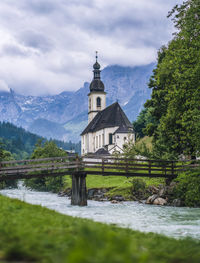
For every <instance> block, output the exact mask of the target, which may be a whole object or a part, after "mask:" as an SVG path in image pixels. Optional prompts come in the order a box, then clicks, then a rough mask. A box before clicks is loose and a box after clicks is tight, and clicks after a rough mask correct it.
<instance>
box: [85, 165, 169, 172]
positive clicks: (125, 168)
mask: <svg viewBox="0 0 200 263" xmlns="http://www.w3.org/2000/svg"><path fill="white" fill-rule="evenodd" d="M85 168H91V169H92V168H93V169H102V167H101V166H85ZM106 169H109V170H110V169H115V170H126V171H127V170H139V171H148V173H149V167H148V166H147V168H137V167H130V166H126V165H125V166H123V167H118V166H107V165H105V166H104V170H106ZM151 171H158V172H164V171H165V169H155V168H151ZM166 171H167V172H171V169H168V170H166ZM94 172H95V170H94ZM148 173H147V174H148Z"/></svg>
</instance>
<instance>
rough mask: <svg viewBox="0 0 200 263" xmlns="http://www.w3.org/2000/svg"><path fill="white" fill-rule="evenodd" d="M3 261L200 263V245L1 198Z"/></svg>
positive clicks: (0, 253) (191, 241) (49, 262)
mask: <svg viewBox="0 0 200 263" xmlns="http://www.w3.org/2000/svg"><path fill="white" fill-rule="evenodd" d="M0 207H1V215H2V216H1V217H0V261H2V262H11V261H12V262H48V263H51V262H60V263H62V262H63V263H64V262H69V263H79V262H81V263H83V262H85V263H86V262H87V263H100V262H101V263H102V262H116V263H122V262H123V263H124V262H126V263H132V262H136V263H137V262H138V263H145V262H148V263H156V262H168V263H170V262H171V263H172V262H173V263H174V262H193V263H195V262H199V260H200V250H199V245H200V243H199V241H195V240H190V239H189V240H187V239H185V240H176V239H173V238H168V237H165V236H161V235H158V234H154V233H148V234H147V233H140V232H138V231H132V230H130V229H123V228H121V229H120V228H117V227H116V226H114V225H106V224H101V223H96V222H93V221H90V220H86V219H80V218H74V217H70V216H66V215H62V214H58V213H56V212H54V211H51V210H48V209H46V208H44V207H40V206H33V205H29V204H25V203H23V202H20V201H18V200H11V199H8V198H6V197H3V196H0Z"/></svg>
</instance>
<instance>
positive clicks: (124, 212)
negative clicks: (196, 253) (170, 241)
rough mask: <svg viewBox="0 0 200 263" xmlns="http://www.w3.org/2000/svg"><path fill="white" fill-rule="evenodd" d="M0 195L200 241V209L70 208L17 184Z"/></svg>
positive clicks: (103, 204)
mask: <svg viewBox="0 0 200 263" xmlns="http://www.w3.org/2000/svg"><path fill="white" fill-rule="evenodd" d="M0 193H1V194H2V195H5V196H8V197H11V198H17V199H20V200H23V201H25V202H27V203H31V204H38V205H42V206H45V207H47V208H49V209H52V210H55V211H58V212H59V213H62V214H67V215H71V216H76V217H83V218H90V219H93V220H95V221H99V222H104V223H109V224H117V225H119V226H121V227H127V228H131V229H134V230H139V231H143V232H156V233H160V234H164V235H167V236H172V237H175V238H184V237H192V238H195V239H200V208H187V207H182V208H177V207H167V206H165V207H164V206H151V205H144V204H140V203H138V202H123V203H120V204H112V203H110V202H96V201H88V206H87V207H78V206H71V205H70V199H68V198H66V197H59V196H57V195H56V194H53V193H46V192H36V191H31V190H28V189H26V188H25V187H23V186H22V184H19V188H18V189H6V190H1V191H0Z"/></svg>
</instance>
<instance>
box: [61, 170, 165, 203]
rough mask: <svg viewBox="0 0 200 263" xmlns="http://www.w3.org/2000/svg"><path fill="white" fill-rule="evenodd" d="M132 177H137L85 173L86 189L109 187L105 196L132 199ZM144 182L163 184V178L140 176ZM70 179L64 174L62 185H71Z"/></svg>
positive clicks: (66, 186)
mask: <svg viewBox="0 0 200 263" xmlns="http://www.w3.org/2000/svg"><path fill="white" fill-rule="evenodd" d="M133 178H139V177H130V178H127V177H125V176H101V175H91V174H89V175H87V177H86V185H87V189H91V188H99V189H100V188H109V189H110V190H109V191H108V192H107V194H106V196H107V197H111V196H114V195H122V196H123V197H124V198H125V199H126V200H132V196H131V191H130V190H131V186H132V184H133V183H132V180H133ZM142 179H143V180H144V182H145V183H146V186H147V187H148V186H150V185H155V186H158V185H159V184H164V183H165V179H163V178H148V177H143V178H142ZM71 184H72V180H71V177H70V176H66V177H65V178H64V187H65V188H68V187H71Z"/></svg>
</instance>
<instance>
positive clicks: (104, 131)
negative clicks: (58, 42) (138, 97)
mask: <svg viewBox="0 0 200 263" xmlns="http://www.w3.org/2000/svg"><path fill="white" fill-rule="evenodd" d="M97 58H98V57H97V55H96V62H95V64H94V65H93V69H94V70H93V73H94V77H93V80H92V82H91V83H90V88H89V89H90V91H89V94H88V125H87V127H86V128H85V129H84V131H83V132H82V133H81V155H87V154H104V155H107V154H112V153H114V152H118V153H123V145H124V144H125V143H127V142H129V141H131V142H135V133H134V130H133V125H132V124H131V123H130V121H129V120H128V118H127V116H126V114H125V113H124V112H123V110H122V108H121V107H120V105H119V103H118V102H115V103H113V104H112V105H110V106H108V107H106V92H105V87H104V84H103V82H102V81H101V76H100V74H101V70H100V64H99V63H98V62H97Z"/></svg>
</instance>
